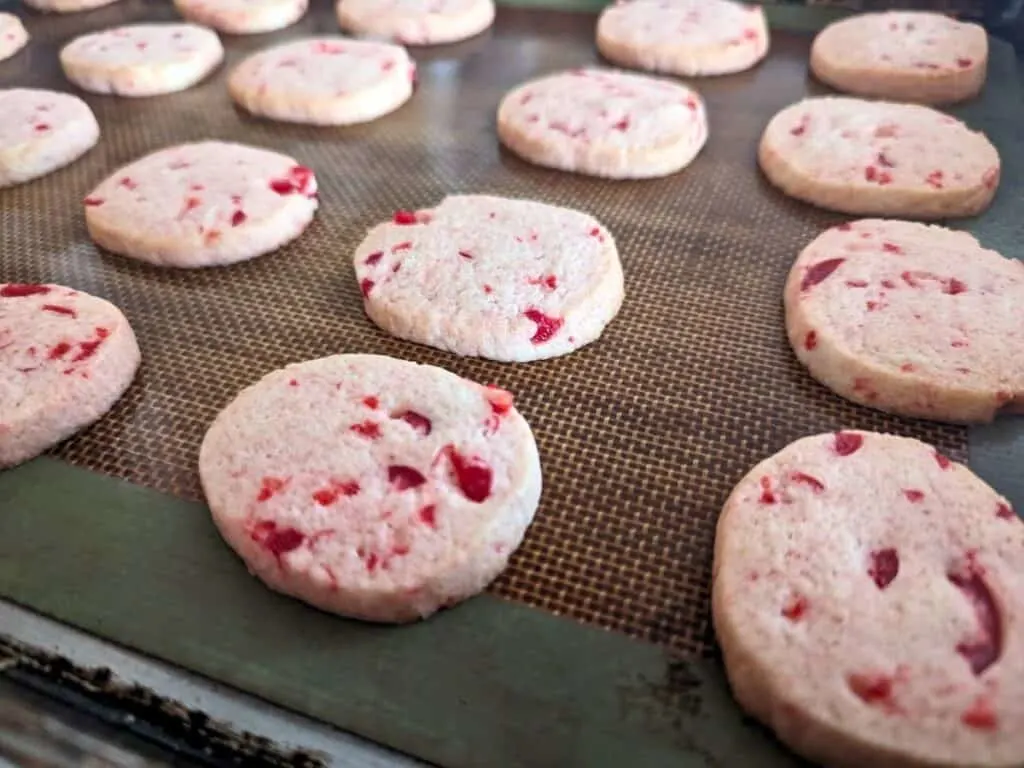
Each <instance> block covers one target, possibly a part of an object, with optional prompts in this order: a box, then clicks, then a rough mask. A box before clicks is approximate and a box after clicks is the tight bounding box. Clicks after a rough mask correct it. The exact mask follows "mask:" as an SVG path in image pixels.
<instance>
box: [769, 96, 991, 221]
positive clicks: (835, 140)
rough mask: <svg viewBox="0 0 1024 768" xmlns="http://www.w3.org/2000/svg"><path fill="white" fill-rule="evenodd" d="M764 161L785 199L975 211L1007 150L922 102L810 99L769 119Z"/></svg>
mask: <svg viewBox="0 0 1024 768" xmlns="http://www.w3.org/2000/svg"><path fill="white" fill-rule="evenodd" d="M758 159H759V161H760V164H761V169H762V170H763V171H764V173H765V175H766V176H767V177H768V180H769V181H770V182H771V183H772V184H774V185H775V186H776V187H778V188H779V189H780V190H782V191H783V192H785V193H786V194H787V195H790V196H791V197H795V198H797V199H798V200H803V201H805V202H808V203H812V204H814V205H817V206H820V207H822V208H829V209H831V210H834V211H842V212H843V213H852V214H862V215H869V216H870V215H875V216H891V217H902V218H907V219H924V220H931V219H941V218H947V217H959V216H973V215H975V214H977V213H980V212H981V211H983V210H985V209H986V208H987V207H988V206H989V203H991V202H992V198H993V197H994V196H995V193H996V187H997V186H998V185H999V172H1000V162H999V155H998V153H997V152H996V148H995V147H994V146H992V143H991V142H990V141H989V140H988V139H987V138H986V137H985V135H984V134H983V133H980V132H976V131H972V130H971V129H970V128H968V127H967V126H966V125H964V124H963V123H961V122H960V121H959V120H957V119H956V118H953V117H950V116H949V115H945V114H943V113H941V112H938V111H936V110H934V109H931V108H929V107H923V106H918V105H915V104H890V103H886V102H879V101H864V100H861V99H852V98H847V97H840V96H828V97H823V98H814V99H805V100H804V101H801V102H798V103H796V104H793V105H792V106H789V107H786V108H785V109H783V110H782V111H781V112H779V113H778V114H777V115H775V117H773V118H772V120H771V122H769V123H768V127H767V128H766V129H765V132H764V135H763V136H762V137H761V145H760V149H759V152H758Z"/></svg>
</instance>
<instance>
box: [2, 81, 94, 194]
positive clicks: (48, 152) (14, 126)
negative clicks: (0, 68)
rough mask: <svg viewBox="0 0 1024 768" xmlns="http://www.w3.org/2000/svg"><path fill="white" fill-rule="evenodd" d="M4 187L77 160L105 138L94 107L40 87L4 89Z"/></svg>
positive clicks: (68, 95)
mask: <svg viewBox="0 0 1024 768" xmlns="http://www.w3.org/2000/svg"><path fill="white" fill-rule="evenodd" d="M0 115H3V116H4V117H3V120H0V187H9V186H12V185H14V184H21V183H22V182H24V181H30V180H31V179H36V178H38V177H40V176H45V175H46V174H48V173H51V172H53V171H55V170H57V169H58V168H63V167H64V166H65V165H68V164H69V163H72V162H74V161H75V160H77V159H78V158H80V157H81V156H82V155H84V154H85V153H86V152H88V151H89V150H90V149H92V148H93V147H94V146H95V145H96V142H97V141H99V138H100V127H99V124H98V123H97V122H96V117H95V116H94V115H93V113H92V110H91V109H89V107H88V106H87V105H86V103H85V102H84V101H82V100H81V99H79V98H78V97H76V96H71V95H70V94H67V93H58V92H56V91H42V90H37V89H35V88H11V89H9V90H0Z"/></svg>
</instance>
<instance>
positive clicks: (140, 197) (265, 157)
mask: <svg viewBox="0 0 1024 768" xmlns="http://www.w3.org/2000/svg"><path fill="white" fill-rule="evenodd" d="M82 202H83V204H84V206H85V223H86V225H87V226H88V228H89V235H90V237H92V239H93V240H94V241H95V242H96V244H97V245H99V246H100V247H102V248H105V249H106V250H108V251H111V252H113V253H118V254H121V255H122V256H128V257H130V258H133V259H138V260H140V261H145V262H149V263H150V264H155V265H157V266H163V267H185V268H194V267H211V266H218V265H224V264H233V263H235V262H238V261H244V260H246V259H252V258H255V257H257V256H262V255H263V254H265V253H269V252H270V251H275V250H277V249H278V248H280V247H281V246H283V245H285V244H286V243H289V242H291V241H292V240H294V239H295V238H297V237H298V236H299V235H301V234H302V232H303V231H304V230H305V229H306V227H307V226H309V223H310V222H311V221H312V220H313V214H314V213H315V212H316V209H317V205H318V202H317V183H316V177H315V176H314V175H313V171H311V170H310V169H309V168H306V167H305V166H302V165H299V164H298V162H297V161H296V160H294V159H292V158H290V157H288V156H287V155H282V154H279V153H277V152H271V151H269V150H266V149H258V148H256V147H248V146H245V145H243V144H231V143H227V142H222V141H204V142H199V143H196V144H182V145H180V146H175V147H169V148H167V149H161V150H159V151H157V152H153V153H152V154H149V155H146V156H145V157H143V158H142V159H141V160H136V161H135V162H134V163H131V164H130V165H127V166H125V167H124V168H122V169H121V170H119V171H118V172H117V173H115V174H114V175H112V176H110V177H109V178H108V179H107V180H106V181H104V182H102V183H101V184H100V185H99V186H98V187H96V189H94V190H93V191H92V192H91V193H90V194H89V195H88V197H86V198H85V199H84V200H83V201H82Z"/></svg>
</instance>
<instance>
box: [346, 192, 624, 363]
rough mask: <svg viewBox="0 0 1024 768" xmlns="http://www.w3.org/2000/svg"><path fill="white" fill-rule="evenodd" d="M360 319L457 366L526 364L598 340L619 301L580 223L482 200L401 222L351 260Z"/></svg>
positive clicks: (608, 246)
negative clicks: (445, 354) (471, 360)
mask: <svg viewBox="0 0 1024 768" xmlns="http://www.w3.org/2000/svg"><path fill="white" fill-rule="evenodd" d="M354 262H355V272H356V279H357V280H358V281H359V287H360V290H361V291H362V294H363V301H364V306H365V307H366V313H367V315H369V317H370V319H372V320H373V321H374V322H375V323H376V324H377V325H379V326H380V327H381V328H383V329H384V330H385V331H387V332H388V333H391V334H392V335H394V336H398V337H399V338H402V339H408V340H409V341H415V342H418V343H420V344H427V345H429V346H432V347H437V348H439V349H444V350H448V351H450V352H454V353H455V354H457V355H473V356H478V357H486V358H490V359H491V360H501V361H505V362H527V361H530V360H540V359H543V358H550V357H555V356H557V355H565V354H568V353H570V352H572V351H574V350H576V349H579V348H580V347H582V346H584V345H586V344H589V343H590V342H592V341H594V340H595V339H597V338H598V337H599V336H600V335H601V333H602V332H603V331H604V328H605V326H606V325H608V323H609V322H611V320H612V318H614V317H615V315H616V314H617V313H618V311H619V308H620V307H621V306H622V299H623V292H624V288H623V278H622V266H621V264H620V263H619V255H618V251H617V250H616V248H615V242H614V240H613V239H612V236H611V234H610V233H609V232H608V230H607V229H605V228H604V227H603V226H602V225H601V223H600V222H599V221H597V219H595V218H593V217H592V216H588V215H587V214H585V213H580V212H579V211H573V210H570V209H568V208H557V207H555V206H553V205H545V204H544V203H537V202H532V201H528V200H510V199H507V198H501V197H488V196H485V195H455V196H452V197H446V198H445V199H444V200H442V201H441V203H440V205H438V206H437V207H436V208H434V209H431V210H422V211H416V212H415V213H412V212H408V211H399V212H398V213H396V214H395V216H394V219H393V220H392V221H389V222H387V223H384V224H380V225H378V226H376V227H374V228H373V229H372V230H370V232H369V234H368V235H367V236H366V239H365V240H363V242H362V244H361V245H360V246H359V247H358V248H357V249H356V253H355V257H354Z"/></svg>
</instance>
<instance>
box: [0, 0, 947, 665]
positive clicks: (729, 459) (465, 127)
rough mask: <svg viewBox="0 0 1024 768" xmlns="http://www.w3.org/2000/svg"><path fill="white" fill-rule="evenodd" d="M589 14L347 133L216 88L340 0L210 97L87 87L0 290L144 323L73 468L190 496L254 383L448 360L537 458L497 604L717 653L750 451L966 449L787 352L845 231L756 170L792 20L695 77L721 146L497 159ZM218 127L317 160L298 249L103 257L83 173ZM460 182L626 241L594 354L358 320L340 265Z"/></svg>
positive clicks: (30, 61) (511, 28)
mask: <svg viewBox="0 0 1024 768" xmlns="http://www.w3.org/2000/svg"><path fill="white" fill-rule="evenodd" d="M169 5H170V4H169V3H167V4H165V3H158V2H143V1H142V0H123V1H122V2H120V3H117V4H115V5H114V6H111V7H109V8H107V9H104V10H101V11H97V12H93V13H90V14H83V15H79V16H66V17H53V18H52V19H50V18H46V19H40V18H39V17H38V16H37V17H34V18H32V19H31V21H30V23H29V27H30V31H31V33H32V34H33V36H34V37H35V39H36V43H35V45H34V47H33V48H32V50H31V51H30V52H29V53H28V55H27V56H26V57H23V58H22V59H16V60H12V61H11V62H8V63H7V64H4V65H0V85H2V86H4V87H9V86H11V85H14V84H19V85H29V84H31V85H36V86H49V87H53V88H57V89H62V90H69V89H70V87H69V86H68V84H67V83H66V82H65V81H64V80H63V78H62V77H61V75H60V72H59V70H58V69H57V68H56V64H55V59H56V53H57V50H58V48H59V45H60V44H61V43H63V42H65V41H66V40H67V39H68V38H69V37H70V36H72V35H74V34H79V33H81V32H84V31H86V30H88V29H98V28H102V27H105V26H109V25H110V24H113V23H121V22H130V21H138V20H143V19H170V18H173V11H172V10H170V8H169ZM593 24H594V19H593V17H592V16H588V15H585V14H569V13H564V14H563V13H553V12H543V11H523V10H508V9H502V10H501V11H500V12H499V14H498V20H497V25H496V27H495V28H494V29H493V30H492V31H491V32H490V33H488V34H486V35H483V36H481V37H480V38H478V39H476V40H473V41H469V42H467V43H464V44H461V45H458V46H453V47H448V48H444V49H436V50H433V51H414V52H413V53H414V55H415V56H416V58H417V59H418V60H419V62H420V85H419V88H418V91H417V93H416V94H415V96H414V97H413V99H412V101H411V102H410V103H409V104H407V105H406V106H405V107H403V108H402V109H401V110H400V111H398V112H397V113H395V114H393V115H391V116H388V117H386V118H384V119H381V120H379V121H377V122H375V123H371V124H369V125H365V126H362V127H355V128H349V129H315V128H306V127H295V126H286V125H276V124H272V123H268V122H264V121H259V120H255V119H252V118H250V117H247V116H245V115H243V114H241V113H239V112H237V111H236V110H235V109H234V108H233V107H232V105H231V103H230V101H229V99H228V96H227V93H226V90H225V84H224V81H225V71H226V69H227V68H229V67H230V66H231V65H233V64H235V63H237V62H238V61H239V60H240V59H241V57H242V56H243V55H244V54H245V53H246V52H248V51H253V50H256V49H258V48H260V47H262V46H265V45H268V44H270V43H271V42H276V41H280V40H285V39H289V38H292V37H295V36H298V35H307V34H313V33H329V32H333V31H335V29H336V27H335V23H334V19H333V14H332V13H331V10H330V7H329V5H327V4H326V3H319V4H318V3H314V9H313V11H312V12H311V14H310V15H309V16H308V17H307V18H306V19H304V20H303V21H302V22H301V23H300V24H299V25H297V26H296V27H293V28H292V29H290V30H285V31H283V32H282V33H279V34H274V35H267V36H260V37H258V38H248V39H240V38H225V42H226V47H227V48H228V50H229V56H228V63H227V67H225V68H224V69H222V70H221V71H220V72H219V73H218V74H217V75H216V76H215V77H213V78H212V79H211V80H209V81H207V82H206V83H204V84H203V85H202V86H200V87H197V88H195V89H193V90H190V91H187V92H185V93H182V94H178V95H173V96H167V97H157V98H151V99H136V100H131V99H118V98H112V97H99V96H87V97H86V99H87V101H88V102H89V103H90V105H91V106H92V107H93V109H94V110H95V112H96V114H97V117H98V118H99V121H100V124H101V126H102V130H103V138H102V141H101V143H100V144H99V145H98V146H97V147H96V148H95V149H94V150H93V151H91V152H90V153H89V154H88V155H87V156H86V157H85V158H83V159H82V160H81V161H79V162H77V163H75V164H73V165H72V166H70V167H68V168H66V169H64V170H62V171H59V172H57V173H55V174H53V175H51V176H48V177H46V178H44V179H41V180H39V181H36V182H33V183H29V184H25V185H22V186H20V187H17V188H14V189H9V190H4V191H0V232H2V235H0V237H2V247H0V280H18V281H55V282H60V283H65V284H68V285H71V286H74V287H76V288H79V289H81V290H85V291H89V292H92V293H95V294H98V295H100V296H104V297H107V298H109V299H111V300H112V301H114V302H115V303H116V304H118V305H119V306H121V307H122V308H123V309H124V310H125V312H126V313H127V315H128V317H129V318H130V320H131V322H132V324H133V325H134V327H135V328H136V330H137V333H138V335H139V338H140V342H141V345H142V349H143V354H144V364H143V368H142V371H141V374H140V376H139V379H138V381H137V382H136V383H135V384H134V386H133V387H132V388H131V390H130V391H129V393H128V394H127V396H126V397H125V398H124V399H123V401H122V402H121V403H120V404H119V405H118V406H117V407H116V408H115V409H114V411H113V412H112V413H111V414H109V416H108V417H107V418H105V419H104V420H102V421H101V422H100V423H98V424H97V425H95V426H94V427H93V428H91V429H89V430H87V431H85V432H83V433H82V434H80V435H79V436H77V437H76V438H74V439H72V440H71V441H69V442H67V443H66V444H64V445H63V446H61V447H60V448H59V449H58V450H57V451H56V455H58V456H60V457H61V458H63V459H66V460H67V461H70V462H73V463H75V464H78V465H82V466H85V467H88V468H90V469H94V470H96V471H99V472H103V473H107V474H110V475H115V476H117V477H121V478H124V479H126V480H129V481H131V482H134V483H139V484H142V485H146V486H150V487H152V488H156V489H159V490H161V491H165V492H168V493H172V494H178V495H180V496H185V497H191V498H196V499H198V498H200V489H199V486H198V482H197V477H196V454H197V450H198V447H199V444H200V441H201V440H202V437H203V434H204V431H205V430H206V428H207V426H208V425H209V423H210V421H211V420H212V419H213V418H214V416H215V415H216V413H217V412H218V410H219V409H220V408H222V407H223V406H224V405H226V404H227V403H228V402H229V401H230V400H231V399H232V397H233V396H234V395H235V394H236V393H237V392H238V391H239V390H240V389H241V388H243V387H244V386H246V385H248V384H250V383H251V382H253V381H255V380H256V379H258V378H259V377H261V376H262V375H263V374H265V373H267V372H269V371H271V370H273V369H276V368H278V367H280V366H283V365H285V364H286V363H290V362H294V361H300V360H306V359H311V358H316V357H320V356H324V355H329V354H333V353H338V352H374V353H383V354H388V355H394V356H397V357H402V358H408V359H412V360H416V361H420V362H429V363H433V364H437V365H441V366H444V367H447V368H449V369H451V370H453V371H455V372H457V373H459V374H461V375H464V376H467V377H470V378H473V379H476V380H479V381H482V382H492V383H496V384H500V385H501V386H503V387H506V388H508V389H510V390H512V391H513V392H514V393H515V394H516V396H517V403H518V405H519V407H520V408H521V410H522V412H523V413H524V414H525V415H526V417H527V418H528V419H529V421H530V423H531V424H532V426H533V427H534V430H535V432H536V435H537V438H538V442H539V445H540V449H541V453H542V458H543V466H544V483H545V491H544V497H543V501H542V506H541V509H540V511H539V514H538V516H537V519H536V522H535V524H534V525H533V527H532V528H531V530H530V532H529V535H528V538H527V540H526V542H525V544H524V546H523V547H522V549H521V551H520V552H519V553H518V554H517V555H516V556H515V558H514V560H513V563H512V565H511V567H510V568H509V570H508V572H507V573H506V574H505V575H504V576H503V577H502V578H501V579H500V581H499V582H498V583H497V584H496V585H495V587H494V591H495V592H496V593H498V594H500V595H503V596H506V597H509V598H513V599H516V600H521V601H524V602H527V603H529V604H532V605H534V606H538V607H541V608H544V609H547V610H549V611H553V612H555V613H559V614H564V615H568V616H571V617H574V618H576V619H579V620H583V621H587V622H593V623H596V624H598V625H601V626H604V627H607V628H610V629H614V630H620V631H623V632H627V633H630V634H632V635H634V636H637V637H640V638H645V639H648V640H653V641H656V642H659V643H664V644H666V645H667V646H669V647H671V648H673V649H675V650H678V651H683V652H688V653H692V654H704V653H708V652H709V651H710V649H711V643H710V633H709V628H708V621H709V612H708V582H709V575H710V562H711V552H712V543H713V539H714V525H715V521H716V518H717V515H718V511H719V509H720V508H721V505H722V503H723V501H724V500H725V498H726V496H727V494H728V493H729V491H730V489H731V488H732V486H733V485H734V484H735V483H736V482H737V481H738V480H739V478H740V477H741V476H742V475H743V474H744V473H745V472H746V471H747V470H748V469H749V468H750V467H751V466H752V465H753V464H754V463H756V462H757V461H758V460H760V459H761V458H763V457H765V456H766V455H768V454H771V453H773V452H775V451H777V450H779V449H780V448H782V447H783V446H784V445H785V444H787V443H788V442H790V441H791V440H794V439H796V438H798V437H800V436H802V435H805V434H809V433H816V432H821V431H827V430H834V429H837V428H841V427H858V428H864V429H874V430H889V431H896V432H899V433H903V434H909V435H914V436H917V437H920V438H922V439H925V440H928V441H931V442H934V443H937V444H938V445H940V446H941V447H942V448H943V449H944V450H946V451H947V452H949V453H951V454H952V455H954V456H957V457H961V458H962V457H963V456H964V454H965V446H966V443H965V433H964V431H963V430H961V429H957V428H948V427H940V426H935V425H925V424H921V423H910V422H905V421H901V420H899V419H896V418H890V417H887V416H885V415H882V414H879V413H874V412H871V411H869V410H865V409H861V408H857V407H854V406H852V405H849V404H847V403H845V402H844V401H842V400H840V399H839V398H837V397H835V396H833V395H832V394H831V393H829V392H827V391H826V390H824V389H823V388H821V387H820V386H818V385H816V384H815V383H813V382H812V381H811V380H810V379H809V377H808V376H807V375H806V374H805V373H804V371H803V370H802V369H801V368H800V367H799V366H798V365H797V364H796V363H795V362H794V359H793V356H792V354H791V353H790V351H789V349H788V347H787V344H786V340H785V336H784V331H783V323H782V304H781V294H782V287H783V282H784V280H785V277H786V272H787V270H788V268H789V266H790V264H791V262H792V260H793V259H794V257H795V256H796V254H797V253H798V251H799V250H800V249H801V247H802V246H804V245H805V244H806V243H807V242H808V241H809V240H810V239H812V238H813V237H814V236H815V235H816V234H817V233H818V232H819V231H820V230H821V229H822V228H824V227H826V226H829V225H831V224H833V223H836V222H837V221H838V220H839V219H838V218H837V217H835V216H832V215H830V214H826V213H823V212H820V211H816V210H814V209H812V208H810V207H808V206H805V205H802V204H800V203H796V202H793V201H789V200H787V199H784V198H783V197H782V196H780V195H778V194H776V193H775V192H774V191H773V190H772V189H771V188H770V187H768V186H767V184H766V183H765V182H764V181H763V179H762V178H761V177H760V175H759V173H758V171H757V167H756V164H755V147H756V143H757V140H758V137H759V134H760V132H761V129H762V128H763V126H764V125H765V123H766V122H767V121H768V119H769V118H770V117H771V116H772V114H773V113H774V112H776V111H777V110H778V109H780V108H781V107H783V106H785V105H787V104H788V103H790V102H792V101H794V100H796V99H798V98H800V97H801V96H802V95H804V94H805V93H806V92H807V91H808V89H809V88H813V86H811V85H810V84H809V83H808V81H807V80H806V57H807V50H808V45H809V42H810V40H809V38H808V37H807V36H798V35H792V34H786V33H784V32H781V31H777V32H776V33H775V36H774V50H773V53H772V55H771V57H770V59H769V60H768V61H767V62H765V63H764V65H763V66H761V67H759V68H758V69H756V70H754V71H752V72H749V73H746V74H742V75H738V76H733V77H726V78H720V79H708V80H706V81H701V82H700V83H699V84H698V87H699V88H700V90H701V91H702V93H703V94H704V96H705V97H706V99H707V102H708V106H709V111H710V119H711V138H710V141H709V142H708V145H707V147H706V148H705V149H704V151H703V152H702V153H701V155H700V156H699V158H698V159H697V160H696V162H694V164H693V165H692V166H691V167H690V168H689V169H688V170H686V171H685V172H683V173H679V174H676V175H675V176H672V177H670V178H666V179H660V180H653V181H644V182H611V181H600V180H594V179H588V178H584V177H579V176H573V175H569V174H563V173H558V172H554V171H548V170H543V169H539V168H534V167H531V166H529V165H527V164H526V163H524V162H522V161H520V160H518V159H516V158H514V157H512V156H510V155H508V154H507V153H505V152H503V151H501V150H499V147H498V143H497V141H496V139H495V131H494V113H495V108H496V106H497V104H498V101H499V99H500V98H501V96H502V94H503V93H504V92H505V91H506V90H508V89H509V88H511V87H512V86H514V85H516V84H518V83H520V82H522V81H523V80H525V79H527V78H529V77H532V76H536V75H539V74H542V73H546V72H550V71H555V70H559V69H562V68H568V67H575V66H579V65H584V64H588V63H592V62H595V61H596V54H595V52H594V49H593V45H592V36H593ZM206 138H217V139H225V140H236V141H242V142H246V143H250V144H254V145H258V146H267V147H272V148H275V149H277V150H280V151H282V152H286V153H289V154H291V155H293V156H294V157H296V158H298V159H299V161H301V162H302V163H304V164H307V165H309V166H310V167H312V168H313V169H315V171H316V173H317V175H318V177H319V179H320V185H321V190H322V197H321V199H322V207H321V210H320V212H319V214H318V216H317V219H316V221H315V223H314V224H313V225H312V226H311V227H310V229H309V230H308V231H307V233H306V234H305V235H304V236H303V237H301V238H300V239H299V240H298V241H297V242H295V243H294V244H293V245H291V246H289V247H287V248H285V249H283V250H282V251H280V252H279V253H276V254H273V255H270V256H267V257H264V258H261V259H258V260H256V261H253V262H251V263H247V264H242V265H239V266H234V267H230V268H224V269H210V270H205V271H191V272H190V271H171V270H160V269H156V268H150V267H146V266H142V265H137V264H134V263H132V262H130V261H128V260H126V259H122V258H118V257H114V256H111V255H109V254H104V253H101V252H99V251H98V250H97V249H96V248H95V247H94V246H93V245H92V244H91V243H90V242H89V240H88V238H87V235H86V231H85V227H84V223H83V218H82V209H81V206H80V200H81V199H82V197H83V196H84V195H85V194H87V193H88V192H89V191H90V189H91V188H92V186H93V185H94V184H96V183H97V182H99V181H100V180H101V179H103V178H104V177H105V176H107V175H108V174H109V173H111V172H113V171H114V170H115V169H116V168H118V167H119V166H120V165H122V164H124V163H127V162H129V161H131V160H133V159H135V158H137V157H139V156H140V155H142V154H144V153H146V152H149V151H151V150H154V149H157V148H160V147H164V146H166V145H169V144H172V143H176V142H183V141H189V140H199V139H206ZM455 192H461V193H467V192H483V193H491V194H500V195H505V196H509V197H526V198H535V199H538V200H542V201H546V202H549V203H554V204H559V205H566V206H572V207H575V208H579V209H581V210H584V211H588V212H590V213H592V214H594V215H596V216H597V217H598V218H599V219H600V220H601V221H603V222H604V223H605V224H606V225H607V226H608V227H609V228H610V230H611V231H612V232H613V234H614V236H615V238H616V240H617V242H618V245H619V249H620V252H621V255H622V260H623V264H624V268H625V274H626V290H627V298H626V302H625V305H624V307H623V309H622V312H621V314H620V315H619V317H618V318H617V319H616V320H615V321H614V322H613V323H612V324H611V325H610V327H609V328H608V330H607V331H606V333H605V335H604V336H603V338H602V339H601V340H600V341H599V342H597V343H596V344H594V345H592V346H591V347H589V348H587V349H585V350H583V351H580V352H578V353H576V354H573V355H571V356H568V357H565V358H562V359H557V360H552V361H548V362H540V363H533V364H526V365H500V364H496V363H490V362H486V361H481V360H472V359H458V358H455V357H453V356H451V355H448V354H444V353H441V352H438V351H434V350H431V349H428V348H425V347H420V346H416V345H413V344H409V343H405V342H400V341H397V340H394V339H391V338H389V337H388V336H386V335H385V334H383V333H382V332H380V331H379V330H377V329H376V328H375V326H373V325H372V324H371V323H370V322H369V321H368V320H367V319H366V318H365V316H364V314H363V310H362V305H361V301H360V296H359V291H358V289H357V286H356V284H355V280H354V277H353V272H352V268H351V266H350V254H351V253H352V251H353V249H354V248H355V247H356V245H357V244H358V243H359V241H360V240H361V239H362V236H363V235H364V233H365V232H366V230H367V229H368V228H369V227H370V226H372V225H373V224H375V223H377V222H378V221H380V220H383V219H386V218H388V217H389V216H390V215H391V214H392V212H393V211H394V210H396V209H399V208H416V207H425V206H430V205H432V204H435V203H437V202H438V201H439V200H440V199H441V198H442V197H443V196H444V195H446V194H449V193H455ZM139 514H140V515H144V514H146V510H144V509H140V510H139Z"/></svg>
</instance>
